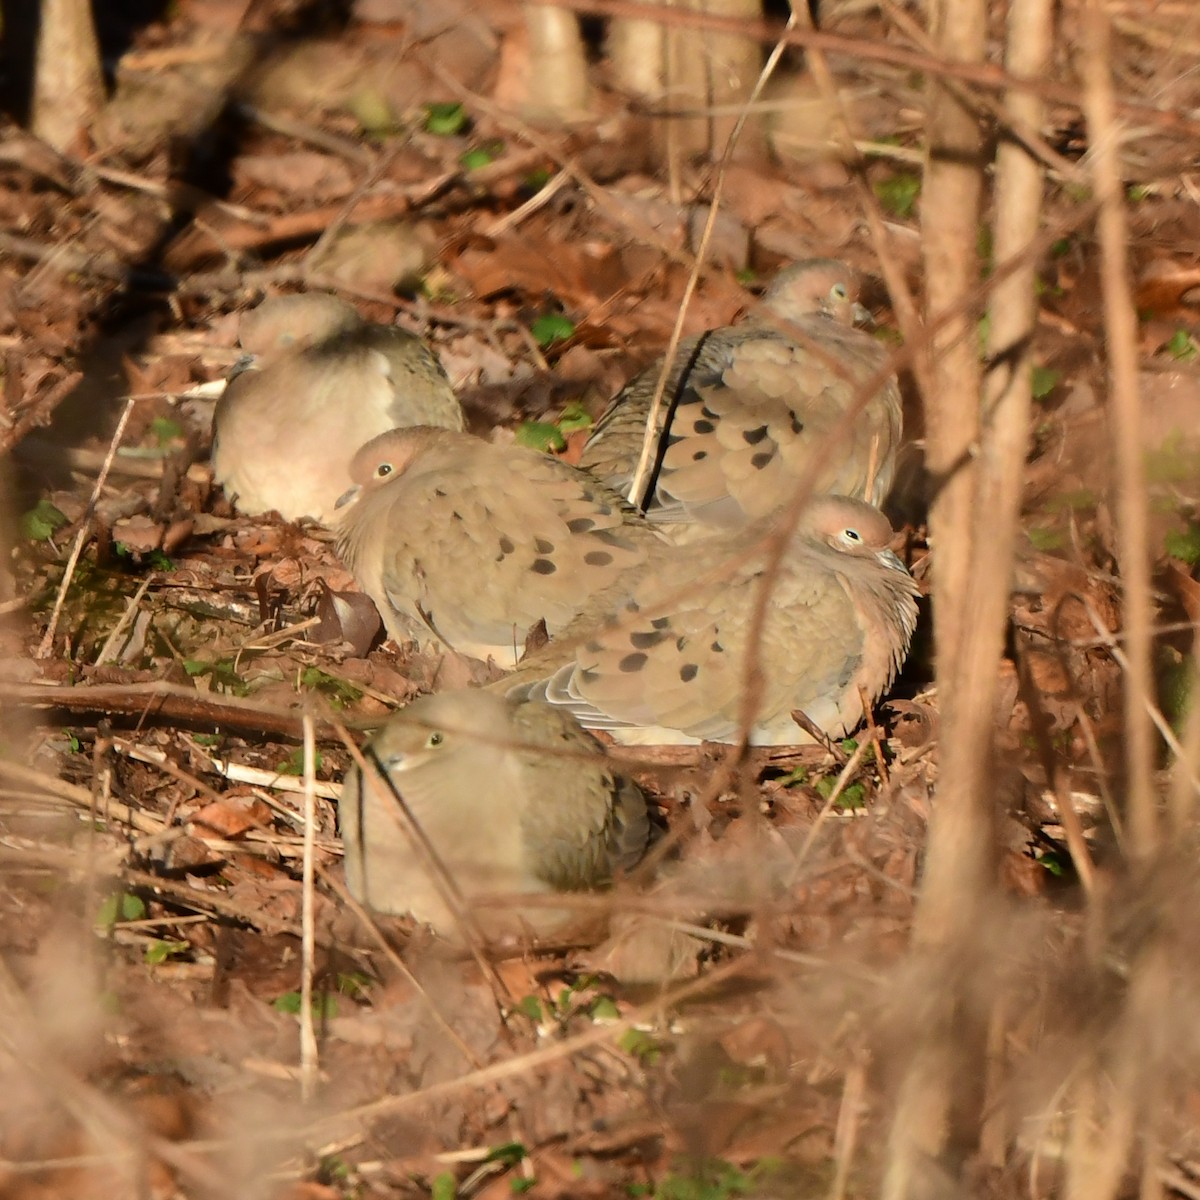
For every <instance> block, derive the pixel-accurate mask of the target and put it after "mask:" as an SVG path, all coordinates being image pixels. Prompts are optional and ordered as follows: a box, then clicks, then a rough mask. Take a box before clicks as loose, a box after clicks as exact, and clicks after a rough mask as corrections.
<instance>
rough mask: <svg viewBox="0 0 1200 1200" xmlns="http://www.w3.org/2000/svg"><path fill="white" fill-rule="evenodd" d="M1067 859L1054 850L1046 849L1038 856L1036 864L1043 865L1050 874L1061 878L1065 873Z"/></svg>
mask: <svg viewBox="0 0 1200 1200" xmlns="http://www.w3.org/2000/svg"><path fill="white" fill-rule="evenodd" d="M1068 861H1069V860H1068V859H1066V858H1064V856H1063V855H1061V854H1059V853H1057V852H1056V851H1053V850H1051V851H1048V852H1047V853H1045V854H1042V855H1040V856H1039V857H1038V860H1037V862H1038V866H1040V867H1044V868H1045V870H1046V871H1048V872H1049V873H1050V874H1051V875H1054V876H1056V877H1057V878H1059V879H1061V878H1062V877H1063V876H1064V875H1066V873H1067V863H1068Z"/></svg>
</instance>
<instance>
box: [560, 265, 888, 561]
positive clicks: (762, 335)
mask: <svg viewBox="0 0 1200 1200" xmlns="http://www.w3.org/2000/svg"><path fill="white" fill-rule="evenodd" d="M857 289H858V284H857V279H856V277H855V275H854V273H853V271H851V269H850V268H849V267H847V266H845V265H844V264H842V263H839V262H834V261H832V260H830V259H810V260H807V261H804V262H800V263H796V264H794V265H793V266H792V267H790V268H788V269H787V270H785V271H783V272H781V273H780V274H779V276H778V277H777V278H776V279H775V281H774V282H773V284H772V285H771V287H770V288H769V289H768V291H767V293H766V295H765V296H764V297H763V300H762V303H761V305H760V309H759V312H758V313H756V314H755V316H754V317H753V318H752V319H749V320H746V321H743V322H742V323H740V324H738V325H732V326H727V327H725V328H721V329H713V330H710V331H709V332H708V333H705V334H701V335H700V336H699V337H694V338H689V339H687V340H686V341H684V342H682V343H681V344H680V346H679V351H678V353H677V354H676V356H675V359H674V362H673V364H672V367H671V372H670V376H669V378H668V380H667V387H666V391H665V393H664V395H663V401H662V407H661V409H660V410H659V427H660V428H661V429H663V434H662V435H660V438H659V443H658V448H657V453H655V454H652V455H651V456H650V460H649V464H648V474H646V475H645V476H644V477H643V483H642V487H641V489H640V495H639V496H638V497H630V499H631V500H632V501H633V502H634V503H635V504H639V506H640V507H642V508H643V510H644V511H645V513H646V515H647V516H648V517H649V518H650V519H651V520H652V521H658V522H663V523H664V524H667V525H669V526H670V533H671V536H672V538H673V540H675V541H685V540H695V539H696V538H698V537H703V536H707V535H708V534H710V533H712V532H714V531H716V530H719V529H723V528H724V529H728V528H736V527H739V526H742V525H745V524H746V523H747V522H749V521H751V520H754V519H756V518H758V517H762V516H766V515H767V514H768V513H770V512H772V511H773V510H774V509H775V508H777V507H778V506H779V505H780V504H782V503H784V502H785V501H786V500H787V498H788V497H789V496H790V495H791V494H792V493H793V491H794V490H795V488H796V486H797V485H798V484H799V482H800V481H801V480H802V479H805V478H809V477H811V479H812V482H813V490H814V491H815V492H817V493H837V494H841V495H847V496H856V497H859V498H860V499H864V500H868V501H870V502H871V503H872V504H879V503H881V502H882V500H883V498H884V496H885V495H886V494H887V491H888V488H889V487H890V486H891V482H892V476H893V474H894V472H895V463H896V452H897V449H898V448H899V444H900V435H901V411H900V391H899V388H898V387H897V385H896V380H895V378H894V377H890V378H888V379H886V381H884V382H881V383H880V384H879V385H877V390H876V392H875V394H874V395H873V396H872V397H871V399H870V401H869V402H868V404H867V405H866V407H865V409H863V410H862V411H861V412H860V414H859V415H858V416H857V417H856V418H855V419H854V420H853V424H852V428H851V429H850V431H848V432H847V434H846V435H845V436H844V437H843V438H842V439H841V440H839V441H838V442H836V444H831V443H829V441H828V435H829V433H830V431H831V430H832V429H833V428H834V426H835V425H837V424H838V422H839V421H840V420H841V418H842V417H843V414H845V413H846V412H847V411H848V410H849V409H850V408H851V406H852V405H853V404H854V403H855V402H856V400H857V395H858V392H859V391H860V389H861V387H862V386H863V385H864V384H865V383H867V381H868V380H870V379H871V378H872V377H873V376H875V375H876V374H877V373H878V372H879V371H880V369H881V368H882V366H883V363H884V360H885V358H886V353H885V351H884V350H883V348H882V347H881V346H880V345H879V344H878V343H877V342H876V341H875V340H874V339H873V338H872V337H871V336H870V335H868V334H866V333H863V332H862V331H861V330H858V329H855V328H854V326H853V319H854V316H855V315H857V314H858V313H861V312H862V309H861V307H860V306H859V305H858V303H857V299H856V296H857ZM662 366H663V363H662V360H661V359H660V360H659V361H658V362H656V363H654V364H653V365H652V366H650V367H648V368H647V369H646V370H645V371H643V372H642V373H641V374H640V375H638V376H637V377H636V378H634V379H633V380H632V381H631V382H630V383H628V384H627V385H626V386H625V388H624V389H623V390H622V391H621V392H620V394H619V395H618V396H617V397H616V399H614V400H613V402H612V403H611V404H610V405H609V407H608V410H607V411H606V412H605V413H604V415H603V416H602V417H601V418H600V420H599V421H598V422H597V424H596V428H595V430H594V431H593V433H592V435H591V437H590V438H589V439H588V442H587V445H586V446H585V447H584V450H583V457H582V459H581V461H580V465H581V466H582V467H584V468H585V469H586V470H589V471H591V472H592V474H593V475H595V476H596V477H597V478H598V479H601V480H603V481H604V482H605V483H606V484H608V486H609V487H611V488H612V489H613V490H614V491H618V492H620V493H621V494H622V495H624V496H627V495H628V494H629V489H630V487H631V485H632V483H633V479H634V474H635V470H636V467H637V463H638V458H639V455H640V454H641V449H642V440H643V437H644V434H645V428H646V420H647V416H648V414H649V412H650V405H651V401H652V399H653V397H654V391H655V388H656V386H657V384H658V379H659V375H660V374H661V372H662ZM664 421H665V424H664ZM647 485H649V486H648V487H647ZM646 496H648V497H649V499H648V501H646V502H644V503H643V497H646Z"/></svg>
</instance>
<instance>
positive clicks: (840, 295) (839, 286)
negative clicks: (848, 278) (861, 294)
mask: <svg viewBox="0 0 1200 1200" xmlns="http://www.w3.org/2000/svg"><path fill="white" fill-rule="evenodd" d="M829 294H830V295H831V296H832V297H833V298H834V299H835V300H845V299H847V298H848V297H849V295H850V293H849V292H848V291H846V285H845V284H844V283H835V284H834V285H833V287H831V288H830V289H829Z"/></svg>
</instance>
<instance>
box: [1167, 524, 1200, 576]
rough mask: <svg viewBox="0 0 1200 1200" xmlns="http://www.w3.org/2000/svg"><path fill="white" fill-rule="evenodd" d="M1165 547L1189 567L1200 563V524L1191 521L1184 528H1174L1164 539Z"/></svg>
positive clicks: (1172, 555) (1173, 556) (1170, 553)
mask: <svg viewBox="0 0 1200 1200" xmlns="http://www.w3.org/2000/svg"><path fill="white" fill-rule="evenodd" d="M1164 549H1165V550H1166V552H1167V553H1168V554H1169V555H1170V556H1171V557H1172V558H1177V559H1179V560H1180V562H1185V563H1187V565H1188V566H1189V567H1194V566H1196V564H1197V563H1200V525H1197V524H1196V523H1195V522H1194V521H1189V522H1188V523H1187V525H1186V526H1185V527H1184V528H1183V529H1172V530H1171V531H1170V532H1169V533H1168V534H1167V536H1166V538H1165V539H1164Z"/></svg>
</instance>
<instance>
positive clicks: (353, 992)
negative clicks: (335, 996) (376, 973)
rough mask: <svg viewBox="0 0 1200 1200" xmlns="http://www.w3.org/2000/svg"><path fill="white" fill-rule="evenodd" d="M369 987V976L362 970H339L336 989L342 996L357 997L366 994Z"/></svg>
mask: <svg viewBox="0 0 1200 1200" xmlns="http://www.w3.org/2000/svg"><path fill="white" fill-rule="evenodd" d="M370 989H371V977H370V976H369V975H364V974H363V973H362V971H340V972H339V973H338V976H337V990H338V992H339V993H341V995H343V996H350V997H351V998H357V997H361V996H366V994H367V992H368V991H370Z"/></svg>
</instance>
